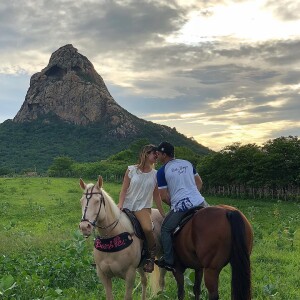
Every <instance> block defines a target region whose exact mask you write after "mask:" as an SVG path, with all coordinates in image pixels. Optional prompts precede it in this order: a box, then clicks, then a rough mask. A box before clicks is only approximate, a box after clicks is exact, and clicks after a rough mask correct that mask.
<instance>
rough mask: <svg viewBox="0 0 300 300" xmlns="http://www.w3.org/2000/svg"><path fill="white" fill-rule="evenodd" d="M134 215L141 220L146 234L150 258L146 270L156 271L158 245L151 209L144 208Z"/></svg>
mask: <svg viewBox="0 0 300 300" xmlns="http://www.w3.org/2000/svg"><path fill="white" fill-rule="evenodd" d="M133 213H134V214H135V216H136V217H137V219H138V220H139V222H140V224H141V226H142V228H143V231H144V233H145V237H146V241H147V246H148V251H149V256H150V258H149V259H148V260H147V261H146V264H145V266H144V270H145V271H146V272H152V271H153V269H154V259H155V250H156V245H155V239H154V234H153V227H152V220H151V208H143V209H142V210H139V211H134V212H133Z"/></svg>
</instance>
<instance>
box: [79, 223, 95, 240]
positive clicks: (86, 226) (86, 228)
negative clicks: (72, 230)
mask: <svg viewBox="0 0 300 300" xmlns="http://www.w3.org/2000/svg"><path fill="white" fill-rule="evenodd" d="M79 229H80V231H81V232H82V234H83V235H84V236H85V237H88V236H90V235H91V232H92V225H91V224H90V223H88V222H80V223H79Z"/></svg>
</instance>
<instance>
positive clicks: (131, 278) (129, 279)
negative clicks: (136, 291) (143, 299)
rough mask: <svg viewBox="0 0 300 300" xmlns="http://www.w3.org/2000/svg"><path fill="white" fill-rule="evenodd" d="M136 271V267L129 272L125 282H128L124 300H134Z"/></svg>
mask: <svg viewBox="0 0 300 300" xmlns="http://www.w3.org/2000/svg"><path fill="white" fill-rule="evenodd" d="M135 271H136V269H135V268H134V267H131V268H129V269H128V270H127V272H126V276H125V281H126V284H125V286H126V292H125V297H124V300H132V292H133V287H134V281H135V274H136V272H135Z"/></svg>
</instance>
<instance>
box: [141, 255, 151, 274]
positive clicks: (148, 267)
mask: <svg viewBox="0 0 300 300" xmlns="http://www.w3.org/2000/svg"><path fill="white" fill-rule="evenodd" d="M143 270H144V272H147V273H152V272H153V270H154V259H152V258H148V259H146V262H145V264H144V267H143Z"/></svg>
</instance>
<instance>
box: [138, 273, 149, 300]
mask: <svg viewBox="0 0 300 300" xmlns="http://www.w3.org/2000/svg"><path fill="white" fill-rule="evenodd" d="M138 271H139V273H140V275H141V284H142V300H146V291H147V276H146V274H145V272H144V270H143V268H139V269H138Z"/></svg>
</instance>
